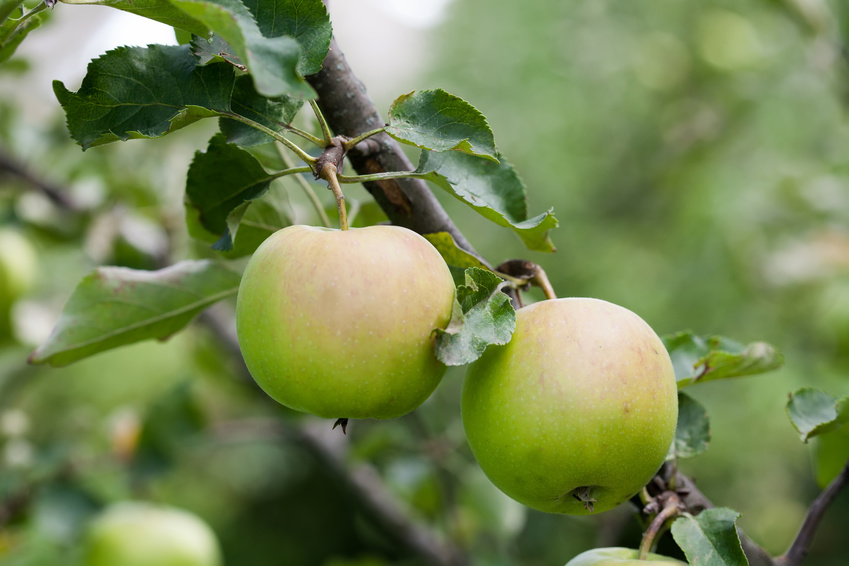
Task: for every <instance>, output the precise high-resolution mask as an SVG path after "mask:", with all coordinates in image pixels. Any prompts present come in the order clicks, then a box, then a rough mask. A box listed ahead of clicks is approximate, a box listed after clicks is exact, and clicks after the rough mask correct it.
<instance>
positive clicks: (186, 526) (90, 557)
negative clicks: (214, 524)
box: [84, 502, 222, 566]
mask: <svg viewBox="0 0 849 566" xmlns="http://www.w3.org/2000/svg"><path fill="white" fill-rule="evenodd" d="M84 557H85V559H84V565H85V566H221V564H222V560H221V551H220V549H219V546H218V541H217V539H216V538H215V535H214V534H213V532H212V530H211V529H210V528H209V526H207V524H206V523H204V522H203V521H201V520H200V519H199V518H198V517H196V516H195V515H193V514H191V513H189V512H187V511H183V510H181V509H176V508H173V507H165V506H159V505H153V504H150V503H142V502H122V503H116V504H114V505H112V506H110V507H108V508H107V509H106V510H105V511H104V512H102V513H101V514H100V515H98V516H97V517H96V518H95V519H94V520H93V521H92V523H91V525H90V526H89V528H88V531H87V532H86V539H85V545H84Z"/></svg>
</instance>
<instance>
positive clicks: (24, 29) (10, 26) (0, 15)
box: [0, 0, 49, 63]
mask: <svg viewBox="0 0 849 566" xmlns="http://www.w3.org/2000/svg"><path fill="white" fill-rule="evenodd" d="M20 6H21V2H19V1H18V0H12V1H11V2H10V1H8V0H5V1H3V2H0V63H2V62H4V61H6V60H8V59H9V57H11V56H12V55H13V54H14V53H15V50H16V49H17V48H18V45H20V44H21V42H22V41H23V40H24V39H25V38H26V36H27V34H29V33H30V32H31V31H32V30H34V29H36V28H38V27H40V26H41V24H43V23H44V22H45V20H47V18H48V17H49V12H41V13H39V14H33V15H31V16H29V17H27V18H26V19H25V20H23V19H20V18H21V16H22V10H21V9H19V7H20Z"/></svg>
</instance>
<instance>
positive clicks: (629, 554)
mask: <svg viewBox="0 0 849 566" xmlns="http://www.w3.org/2000/svg"><path fill="white" fill-rule="evenodd" d="M639 556H640V551H639V550H634V549H632V548H621V547H612V548H594V549H593V550H588V551H586V552H582V553H581V554H579V555H578V556H576V557H575V558H573V559H572V560H570V561H569V562H567V563H566V566H669V564H681V565H682V566H687V563H686V562H681V561H680V560H675V559H674V558H669V557H668V556H661V555H660V554H652V553H649V554H648V556H647V557H646V559H645V560H640V559H639Z"/></svg>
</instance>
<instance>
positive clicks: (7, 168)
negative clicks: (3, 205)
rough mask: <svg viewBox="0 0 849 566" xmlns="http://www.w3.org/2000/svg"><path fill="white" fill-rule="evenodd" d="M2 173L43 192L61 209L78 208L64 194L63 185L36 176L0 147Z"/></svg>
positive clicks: (0, 172)
mask: <svg viewBox="0 0 849 566" xmlns="http://www.w3.org/2000/svg"><path fill="white" fill-rule="evenodd" d="M3 174H6V175H9V176H11V177H17V178H18V179H20V180H21V181H23V182H24V183H26V184H27V185H28V186H30V187H32V188H33V189H35V190H37V191H38V192H40V193H41V194H43V195H44V196H45V197H47V198H48V199H49V200H50V202H52V203H53V204H55V205H56V206H58V207H59V208H61V209H63V210H67V211H73V212H76V211H78V210H79V207H78V206H77V205H76V203H74V202H73V201H72V200H71V199H70V197H68V195H67V194H66V193H67V191H66V190H65V189H64V188H63V187H60V186H59V185H56V184H54V183H52V182H50V181H48V180H46V179H43V178H41V177H37V176H36V175H34V174H33V173H31V172H30V171H29V170H28V169H27V168H26V167H25V166H24V165H23V164H22V163H20V162H19V161H17V160H16V159H15V158H14V157H12V156H11V155H9V154H8V153H7V152H6V151H3V150H2V149H0V176H2V175H3Z"/></svg>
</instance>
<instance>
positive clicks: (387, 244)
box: [236, 225, 454, 418]
mask: <svg viewBox="0 0 849 566" xmlns="http://www.w3.org/2000/svg"><path fill="white" fill-rule="evenodd" d="M453 305H454V282H453V279H452V278H451V273H450V271H449V270H448V266H447V265H446V264H445V261H444V260H443V259H442V256H440V255H439V252H437V251H436V249H435V248H434V247H433V246H432V245H431V244H430V243H429V242H428V241H427V240H425V239H424V238H422V237H421V236H420V235H418V234H416V233H415V232H413V231H411V230H407V229H406V228H401V227H398V226H382V225H381V226H370V227H367V228H352V229H350V230H342V231H340V230H331V229H327V228H315V227H310V226H290V227H288V228H284V229H282V230H280V231H278V232H275V233H274V234H272V235H271V236H270V237H269V238H268V239H267V240H265V241H264V242H263V243H262V245H260V247H259V248H258V249H257V250H256V252H255V253H254V255H253V256H252V257H251V259H250V261H249V262H248V266H247V268H246V269H245V273H244V275H243V277H242V283H241V286H240V288H239V296H238V300H237V305H236V329H237V333H238V337H239V344H240V346H241V348H242V355H243V357H244V359H245V363H246V364H247V367H248V370H249V371H250V373H251V375H252V376H253V377H254V379H255V380H256V382H257V383H258V384H259V385H260V387H262V388H263V389H264V390H265V392H266V393H268V394H269V395H270V396H271V397H272V398H274V399H276V400H277V401H278V402H280V403H282V404H283V405H286V406H287V407H290V408H292V409H296V410H298V411H304V412H308V413H313V414H315V415H318V416H321V417H327V418H392V417H398V416H401V415H403V414H406V413H408V412H410V411H412V410H413V409H415V408H416V407H418V406H419V405H420V404H421V403H422V402H424V400H425V399H427V398H428V397H429V396H430V394H431V393H432V392H433V390H434V389H435V388H436V386H437V385H438V384H439V382H440V380H441V379H442V376H443V375H444V373H445V366H444V365H442V363H440V362H439V361H438V360H437V359H436V357H435V355H434V352H433V342H434V339H435V336H434V330H435V329H436V328H445V327H446V326H447V325H448V323H449V321H450V320H451V311H452V308H453Z"/></svg>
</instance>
